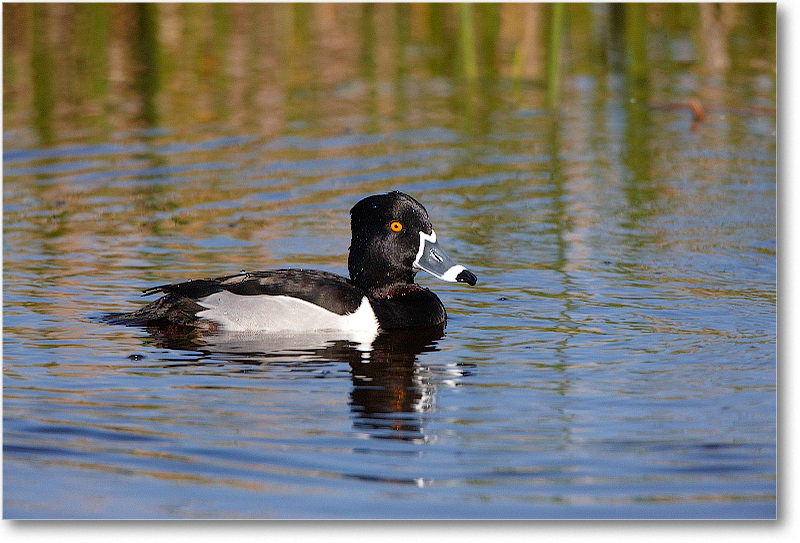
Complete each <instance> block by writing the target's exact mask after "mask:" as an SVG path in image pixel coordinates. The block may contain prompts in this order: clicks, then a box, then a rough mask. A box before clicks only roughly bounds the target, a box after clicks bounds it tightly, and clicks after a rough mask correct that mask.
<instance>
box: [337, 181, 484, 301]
mask: <svg viewBox="0 0 800 543" xmlns="http://www.w3.org/2000/svg"><path fill="white" fill-rule="evenodd" d="M350 228H351V230H352V240H351V243H350V255H349V257H348V261H347V267H348V270H349V271H350V279H351V280H352V281H353V283H354V284H355V285H356V286H358V287H360V288H362V289H364V290H366V291H367V292H369V293H371V294H372V295H373V296H377V297H382V296H384V295H385V294H386V293H387V292H390V291H391V290H393V289H396V288H398V287H402V286H403V285H408V284H412V283H413V282H414V274H416V273H417V271H418V270H425V271H427V272H428V273H430V274H431V275H434V276H436V277H439V278H440V279H444V280H445V281H457V282H461V283H467V284H469V285H474V284H475V283H476V282H477V278H476V277H475V276H474V275H473V274H472V273H471V272H469V271H467V270H466V269H465V268H464V267H463V266H460V265H457V264H455V263H454V262H453V261H452V260H450V258H448V256H447V255H446V254H445V252H444V251H443V250H442V248H441V247H439V244H438V243H437V242H436V233H435V232H434V230H433V227H432V226H431V222H430V220H429V219H428V212H427V211H426V210H425V208H424V207H423V206H422V204H420V203H419V202H417V201H416V200H415V199H414V198H412V197H411V196H409V195H407V194H404V193H402V192H397V191H394V192H390V193H388V194H377V195H374V196H369V197H367V198H364V199H363V200H361V201H360V202H358V203H357V204H356V205H355V206H353V209H351V210H350Z"/></svg>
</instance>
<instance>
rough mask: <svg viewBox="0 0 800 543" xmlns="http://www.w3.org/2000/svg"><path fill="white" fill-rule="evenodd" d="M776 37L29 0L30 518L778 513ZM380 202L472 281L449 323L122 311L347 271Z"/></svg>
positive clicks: (20, 218) (521, 10)
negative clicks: (265, 274)
mask: <svg viewBox="0 0 800 543" xmlns="http://www.w3.org/2000/svg"><path fill="white" fill-rule="evenodd" d="M101 23H102V24H101ZM775 26H776V21H775V6H774V4H760V5H745V4H723V5H711V4H708V5H703V6H700V5H695V4H682V5H676V4H665V5H635V6H625V7H622V6H608V5H592V4H588V5H568V6H562V7H558V8H555V7H552V6H549V5H536V4H532V5H524V4H523V5H519V4H514V5H511V4H508V5H505V4H503V5H499V4H498V5H494V4H485V5H473V6H468V7H464V6H459V5H428V4H414V5H391V4H389V5H359V4H352V5H351V4H348V5H336V4H325V5H322V4H320V5H292V4H287V5H216V6H211V5H200V6H189V5H181V6H179V5H171V4H160V5H157V6H156V5H123V4H116V5H106V4H96V5H95V4H84V5H55V4H54V5H30V4H26V5H22V4H17V5H9V4H4V6H3V39H4V47H3V55H4V57H3V63H4V70H3V78H4V79H3V96H4V101H3V108H4V111H3V120H4V123H3V516H4V518H59V519H60V518H290V519H295V518H370V519H376V518H378V519H384V518H469V519H475V518H492V519H494V518H536V519H538V518H711V519H717V518H739V519H772V518H775V517H776V514H777V507H776V496H777V489H776V481H777V477H776V465H777V461H776V454H777V436H776V433H777V420H776V405H777V400H776V388H777V382H776V375H777V356H776V337H777V330H776V300H777V295H776V115H775V107H776V85H777V83H776V50H775V32H776V30H775ZM100 29H102V30H100ZM554 43H555V44H558V47H554V46H553V45H552V44H554ZM389 190H401V191H403V192H407V193H409V194H411V195H412V196H414V198H416V199H417V200H419V201H420V202H421V203H423V204H424V205H425V207H426V208H427V210H428V213H429V215H430V218H431V221H432V222H433V225H434V228H435V229H436V232H437V234H438V236H439V241H440V243H441V244H442V245H443V247H444V248H445V250H446V251H447V252H448V254H449V255H450V256H451V257H452V258H453V260H455V261H456V262H458V263H460V264H463V265H465V266H466V267H467V268H469V269H470V270H471V271H473V272H474V273H475V274H476V275H477V276H478V279H479V282H478V284H477V285H476V286H474V287H470V286H467V285H464V284H454V283H445V282H441V281H438V280H436V279H435V278H433V277H430V276H425V277H423V275H422V274H420V275H419V276H418V282H419V283H420V284H422V285H423V286H425V287H427V288H430V289H432V290H433V291H435V292H436V293H437V294H438V296H439V297H440V298H441V299H442V301H443V303H444V305H445V306H446V308H447V311H448V316H449V318H448V322H447V327H446V329H445V330H444V331H443V332H441V333H431V334H419V333H392V334H383V335H381V336H379V337H378V339H376V340H375V341H374V342H373V343H366V344H365V343H359V342H357V341H352V340H348V339H344V338H340V337H334V336H331V335H323V334H317V335H313V336H297V335H294V336H274V335H272V336H268V335H262V336H259V335H255V334H253V335H249V336H241V335H240V336H236V335H232V334H229V335H221V336H213V337H193V336H188V337H187V336H186V335H176V334H165V333H163V332H161V331H157V330H146V329H138V328H126V327H120V326H109V325H107V324H104V323H102V322H100V320H99V317H100V316H101V315H103V314H104V313H106V312H112V311H124V310H132V309H135V308H137V307H141V305H142V304H144V303H145V302H147V301H150V300H152V298H145V299H143V298H142V297H141V296H140V294H141V291H142V289H145V288H147V287H151V286H154V285H160V284H164V283H169V282H174V281H179V280H186V279H190V278H202V277H213V276H220V275H228V274H233V273H238V272H239V271H240V270H242V269H244V270H248V271H254V270H260V269H270V268H280V267H303V268H316V269H323V270H327V271H331V272H335V273H339V274H342V275H347V266H346V263H347V249H348V245H349V242H350V231H349V216H348V211H349V209H350V208H351V207H352V206H353V205H354V204H355V203H356V202H357V201H358V200H360V199H361V198H363V197H364V196H367V195H369V194H375V193H380V192H386V191H389Z"/></svg>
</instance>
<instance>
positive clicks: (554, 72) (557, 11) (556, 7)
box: [547, 2, 564, 110]
mask: <svg viewBox="0 0 800 543" xmlns="http://www.w3.org/2000/svg"><path fill="white" fill-rule="evenodd" d="M563 31H564V4H563V3H562V2H556V3H554V4H552V22H551V24H550V43H549V44H547V45H548V47H547V107H548V108H549V109H551V110H553V109H555V108H556V106H558V94H559V83H560V79H561V54H560V53H561V36H562V33H563Z"/></svg>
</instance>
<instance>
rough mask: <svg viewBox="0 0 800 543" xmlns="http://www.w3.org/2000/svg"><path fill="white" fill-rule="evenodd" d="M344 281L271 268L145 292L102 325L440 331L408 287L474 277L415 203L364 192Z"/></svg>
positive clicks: (434, 307)
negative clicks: (425, 279) (143, 301)
mask: <svg viewBox="0 0 800 543" xmlns="http://www.w3.org/2000/svg"><path fill="white" fill-rule="evenodd" d="M350 229H351V242H350V247H349V254H348V259H347V268H348V272H349V274H350V277H349V278H345V277H342V276H341V275H338V274H335V273H331V272H327V271H320V270H309V269H295V268H291V269H275V270H266V271H256V272H245V271H242V272H241V273H238V274H235V275H228V276H224V277H217V278H209V279H197V280H188V281H182V282H178V283H172V284H166V285H160V286H155V287H150V288H147V289H145V290H144V291H143V296H148V295H153V294H159V293H160V294H163V296H162V297H160V298H158V299H157V300H155V301H153V302H151V303H149V304H147V305H145V306H144V307H142V308H140V309H138V310H136V311H133V312H128V313H110V314H108V315H106V317H105V319H104V320H105V321H106V322H108V323H110V324H121V325H127V326H158V327H164V326H172V325H177V326H183V327H191V328H194V329H200V330H207V331H220V332H221V331H224V332H267V333H269V332H282V333H293V332H297V333H307V332H313V331H323V330H326V331H343V332H352V331H368V332H370V333H373V334H377V333H380V332H383V331H389V330H396V329H410V328H429V327H436V326H440V327H442V329H443V327H444V326H445V324H446V321H447V312H446V310H445V307H444V305H443V304H442V302H441V300H439V297H438V296H436V294H435V293H433V292H432V291H431V290H429V289H427V288H424V287H422V286H420V285H418V284H417V283H416V282H415V276H416V274H417V272H418V271H424V272H427V273H429V274H431V275H432V276H434V277H436V278H439V279H441V280H443V281H448V282H454V283H466V284H467V285H470V286H474V285H475V284H476V283H477V277H476V276H475V274H473V273H472V272H471V271H469V270H467V269H466V268H465V267H464V266H462V265H460V264H456V263H454V262H453V261H452V260H451V259H450V257H448V256H447V254H446V253H445V251H444V250H443V249H442V247H441V246H440V245H439V242H438V238H437V235H436V232H435V231H434V229H433V226H432V224H431V221H430V219H429V217H428V212H427V211H426V209H425V207H423V205H422V204H420V203H419V202H418V201H417V200H415V199H414V198H413V197H411V196H409V195H408V194H405V193H403V192H399V191H392V192H388V193H385V194H376V195H372V196H368V197H366V198H364V199H362V200H360V201H359V202H358V203H356V204H355V205H354V206H353V208H352V209H351V210H350Z"/></svg>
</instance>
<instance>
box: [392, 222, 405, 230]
mask: <svg viewBox="0 0 800 543" xmlns="http://www.w3.org/2000/svg"><path fill="white" fill-rule="evenodd" d="M389 228H391V229H392V232H399V231H400V230H402V229H403V224H402V223H400V222H397V221H393V222H392V224H390V225H389Z"/></svg>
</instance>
